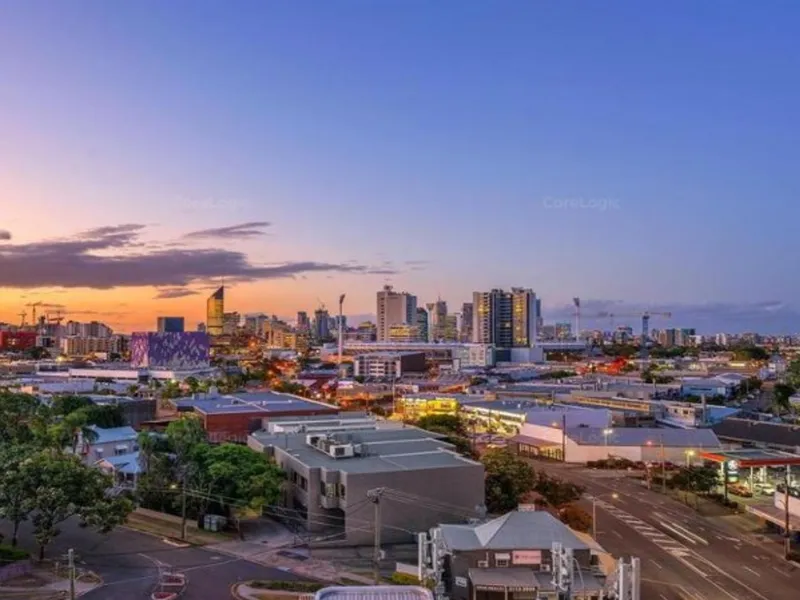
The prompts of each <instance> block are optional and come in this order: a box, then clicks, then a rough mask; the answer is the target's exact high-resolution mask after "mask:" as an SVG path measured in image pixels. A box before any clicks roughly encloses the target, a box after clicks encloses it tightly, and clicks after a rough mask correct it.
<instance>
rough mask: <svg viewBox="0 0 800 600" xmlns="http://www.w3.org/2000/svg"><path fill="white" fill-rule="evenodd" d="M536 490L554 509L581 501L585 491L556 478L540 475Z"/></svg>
mask: <svg viewBox="0 0 800 600" xmlns="http://www.w3.org/2000/svg"><path fill="white" fill-rule="evenodd" d="M535 490H536V491H537V492H538V493H539V494H541V496H542V498H544V499H545V501H546V502H547V503H548V504H549V505H550V506H552V507H553V508H562V507H564V506H566V505H567V504H570V503H572V502H576V501H577V500H580V497H581V496H582V495H583V492H584V491H585V490H584V488H583V487H581V486H579V485H575V484H574V483H571V482H569V481H562V480H561V479H558V478H556V477H548V476H547V475H545V474H540V475H539V478H538V479H537V481H536V487H535Z"/></svg>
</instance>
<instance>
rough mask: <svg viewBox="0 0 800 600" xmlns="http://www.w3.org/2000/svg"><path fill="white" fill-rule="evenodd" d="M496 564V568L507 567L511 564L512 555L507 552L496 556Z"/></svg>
mask: <svg viewBox="0 0 800 600" xmlns="http://www.w3.org/2000/svg"><path fill="white" fill-rule="evenodd" d="M494 564H495V566H496V567H507V566H508V565H509V564H511V555H510V554H508V553H505V552H504V553H503V554H495V555H494Z"/></svg>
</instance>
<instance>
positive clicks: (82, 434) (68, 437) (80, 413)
mask: <svg viewBox="0 0 800 600" xmlns="http://www.w3.org/2000/svg"><path fill="white" fill-rule="evenodd" d="M50 439H51V443H52V445H53V446H54V447H57V448H64V447H71V448H72V453H73V454H77V452H78V445H79V444H80V442H81V440H83V441H84V442H88V443H92V442H93V441H95V440H96V439H97V431H95V430H94V428H93V427H92V425H90V424H89V415H88V413H87V412H86V411H85V410H83V409H81V410H76V411H75V412H72V413H69V414H68V415H66V416H65V417H63V418H62V419H61V420H60V421H58V422H57V423H55V424H54V425H52V426H51V436H50Z"/></svg>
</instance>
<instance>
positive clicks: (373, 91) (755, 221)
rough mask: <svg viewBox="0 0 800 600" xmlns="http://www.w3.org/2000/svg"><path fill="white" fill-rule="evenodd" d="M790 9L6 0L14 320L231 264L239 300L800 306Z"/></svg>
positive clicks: (190, 278) (105, 311) (125, 317)
mask: <svg viewBox="0 0 800 600" xmlns="http://www.w3.org/2000/svg"><path fill="white" fill-rule="evenodd" d="M770 6H771V7H772V8H771V9H770V10H766V9H764V8H763V7H762V6H761V5H760V4H759V3H754V2H752V1H744V0H742V1H731V2H726V3H722V2H703V3H698V2H696V1H675V2H669V3H650V2H641V1H633V0H631V1H622V0H621V1H617V2H614V3H610V4H609V3H590V2H581V1H577V0H576V1H569V0H567V1H564V2H525V1H505V0H501V1H498V2H484V1H478V0H474V1H469V0H468V1H466V2H449V1H444V2H431V1H430V0H381V1H380V2H369V1H366V0H348V1H340V2H321V1H311V0H309V1H305V0H293V1H278V0H276V1H246V0H234V1H231V2H218V1H213V2H204V1H197V0H191V1H189V0H170V1H168V2H165V1H163V0H161V1H148V0H139V1H137V2H108V1H101V0H83V1H81V2H63V1H60V0H50V1H45V0H7V1H5V2H3V3H2V6H0V321H8V322H17V321H18V320H19V317H18V316H17V313H19V312H20V311H21V310H23V308H24V305H25V304H26V303H31V302H43V303H48V304H52V305H61V306H63V307H64V311H65V313H66V315H67V316H68V317H70V318H74V319H79V320H91V319H98V320H102V321H106V322H108V323H109V324H111V325H112V326H113V327H115V328H117V329H119V330H123V331H130V330H134V329H144V328H152V327H154V325H155V317H156V316H157V315H182V316H185V317H186V318H187V321H188V323H189V325H190V326H191V327H194V325H195V324H196V322H197V321H201V320H203V319H204V314H203V313H204V310H205V297H206V296H207V295H208V294H209V293H210V291H211V288H212V287H214V286H215V285H217V284H218V283H219V281H220V280H221V278H222V277H225V278H226V280H227V281H228V283H229V284H230V289H229V291H228V297H227V306H226V309H227V310H238V311H239V312H242V313H247V312H256V311H260V312H261V311H263V312H267V313H275V314H278V315H283V316H289V317H293V315H294V314H295V313H296V311H297V310H308V311H313V309H314V308H316V306H318V304H319V303H320V302H323V303H326V304H327V305H328V306H329V307H330V308H331V309H333V307H334V305H335V303H336V298H337V297H338V295H339V294H340V293H347V298H348V299H347V305H346V306H347V309H346V312H347V313H348V314H349V315H353V316H355V315H361V316H366V315H369V314H370V313H373V312H374V310H375V291H376V290H377V289H378V288H380V287H381V286H382V285H383V284H384V283H387V282H389V283H392V284H394V285H395V287H397V288H400V289H407V290H409V291H411V292H413V293H416V294H417V295H418V296H419V298H420V302H426V301H432V300H435V299H436V297H437V296H438V295H441V297H442V298H444V299H446V300H447V301H448V302H449V303H450V305H451V307H452V308H453V309H455V308H457V307H458V306H460V304H461V303H462V302H465V301H469V300H470V297H471V293H472V291H473V290H481V289H489V288H492V287H510V286H512V285H515V286H524V287H531V288H533V289H534V290H536V291H537V293H539V294H540V296H542V297H543V299H544V310H545V317H546V319H547V320H552V319H554V318H563V317H564V316H565V315H568V309H567V308H566V306H567V304H568V302H569V300H570V298H572V297H573V296H580V297H581V298H584V299H585V301H586V302H585V304H586V305H587V309H586V311H587V314H591V313H592V311H598V312H599V311H601V310H607V308H608V307H609V306H611V307H614V310H617V311H618V312H624V311H626V310H630V311H635V310H639V309H640V308H642V307H648V308H651V309H659V308H661V309H667V310H672V311H673V312H674V313H675V317H674V318H673V319H672V322H671V323H670V325H671V326H676V327H691V326H695V327H697V328H698V329H701V330H706V331H716V330H722V329H727V330H732V331H736V330H739V331H741V330H752V329H756V328H758V329H762V330H765V331H794V332H797V331H800V317H799V316H798V300H797V298H798V297H799V296H800V283H798V279H797V277H795V270H796V269H795V268H794V267H795V265H796V262H797V260H798V258H797V257H800V236H798V235H797V232H796V227H797V222H798V218H797V217H798V210H800V209H798V206H800V204H798V202H797V200H798V192H800V169H798V164H800V160H799V159H800V150H798V148H799V146H798V144H797V140H798V138H799V137H800V136H798V133H800V131H798V128H800V124H798V123H799V122H798V118H797V107H798V106H800V79H798V77H797V73H798V72H800V37H799V36H798V35H797V31H798V27H799V26H800V4H797V3H794V2H788V1H786V2H772V3H770ZM27 310H28V312H30V309H27ZM53 310H55V308H53ZM631 322H632V323H633V321H632V320H631ZM663 325H666V323H658V322H656V321H655V320H654V322H653V326H656V327H658V326H663Z"/></svg>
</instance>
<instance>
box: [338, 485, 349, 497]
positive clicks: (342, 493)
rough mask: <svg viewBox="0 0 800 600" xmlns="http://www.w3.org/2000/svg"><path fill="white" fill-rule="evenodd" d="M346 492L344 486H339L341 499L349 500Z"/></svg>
mask: <svg viewBox="0 0 800 600" xmlns="http://www.w3.org/2000/svg"><path fill="white" fill-rule="evenodd" d="M346 491H347V490H346V489H345V487H344V484H343V483H340V484H339V498H347V495H346V494H345V492H346Z"/></svg>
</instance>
